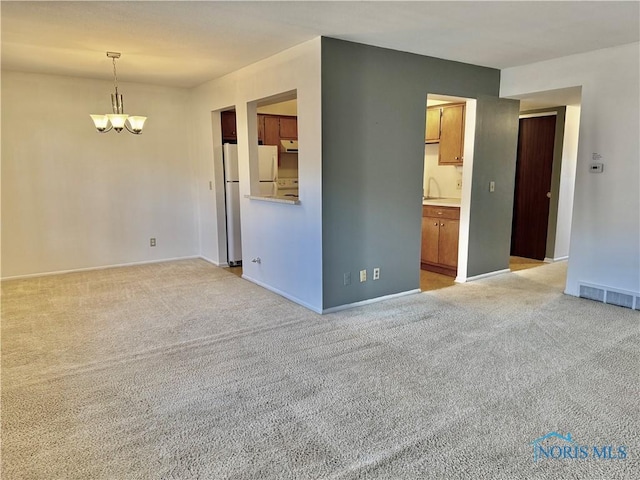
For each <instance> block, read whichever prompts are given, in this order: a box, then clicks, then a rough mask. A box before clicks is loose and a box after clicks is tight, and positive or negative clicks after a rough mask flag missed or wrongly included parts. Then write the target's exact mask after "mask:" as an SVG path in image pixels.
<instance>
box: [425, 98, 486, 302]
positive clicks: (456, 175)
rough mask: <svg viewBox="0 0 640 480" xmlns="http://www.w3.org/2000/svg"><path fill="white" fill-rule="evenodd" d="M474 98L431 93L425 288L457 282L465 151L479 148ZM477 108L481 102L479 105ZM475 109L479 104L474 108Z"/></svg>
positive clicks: (428, 123) (426, 199)
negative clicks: (471, 103) (470, 112)
mask: <svg viewBox="0 0 640 480" xmlns="http://www.w3.org/2000/svg"><path fill="white" fill-rule="evenodd" d="M469 101H470V99H467V98H461V97H452V96H446V95H433V94H429V95H428V96H427V103H426V129H425V151H424V173H423V197H422V243H421V252H420V289H421V290H422V291H425V290H435V289H438V288H444V287H448V286H451V285H453V284H454V283H455V278H456V276H457V272H458V256H459V247H460V241H459V236H460V219H461V216H460V210H461V206H462V197H463V166H464V161H465V153H467V152H472V150H473V148H472V147H473V136H472V135H467V134H468V133H472V132H473V131H474V127H475V114H474V115H472V116H471V120H473V125H467V120H468V119H469V117H468V116H467V110H468V107H467V102H469ZM473 108H475V107H473ZM474 112H475V110H474Z"/></svg>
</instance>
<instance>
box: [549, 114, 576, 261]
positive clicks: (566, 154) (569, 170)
mask: <svg viewBox="0 0 640 480" xmlns="http://www.w3.org/2000/svg"><path fill="white" fill-rule="evenodd" d="M579 127H580V106H579V105H567V109H566V113H565V120H564V139H563V141H562V162H561V166H560V189H559V192H558V217H557V220H556V240H555V248H554V251H553V259H554V260H563V259H566V258H567V257H568V256H569V241H570V239H571V217H572V215H573V196H574V190H575V181H576V166H577V163H578V133H579V131H578V130H579Z"/></svg>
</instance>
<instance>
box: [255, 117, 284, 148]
mask: <svg viewBox="0 0 640 480" xmlns="http://www.w3.org/2000/svg"><path fill="white" fill-rule="evenodd" d="M258 117H263V120H264V138H263V139H262V144H263V145H278V146H280V117H276V116H274V115H258Z"/></svg>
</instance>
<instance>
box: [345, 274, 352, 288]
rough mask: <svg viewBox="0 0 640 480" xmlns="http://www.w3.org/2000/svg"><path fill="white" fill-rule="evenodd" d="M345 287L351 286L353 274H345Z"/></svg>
mask: <svg viewBox="0 0 640 480" xmlns="http://www.w3.org/2000/svg"><path fill="white" fill-rule="evenodd" d="M344 285H345V286H347V285H351V272H347V273H345V274H344Z"/></svg>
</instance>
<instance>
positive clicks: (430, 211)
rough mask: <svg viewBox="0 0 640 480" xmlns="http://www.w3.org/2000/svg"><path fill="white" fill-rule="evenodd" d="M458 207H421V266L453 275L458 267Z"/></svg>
mask: <svg viewBox="0 0 640 480" xmlns="http://www.w3.org/2000/svg"><path fill="white" fill-rule="evenodd" d="M459 231H460V209H459V208H456V207H434V206H431V205H423V207H422V250H421V252H422V253H421V261H420V264H421V267H422V268H423V269H424V270H429V271H432V272H436V273H442V274H444V275H449V276H453V277H455V276H456V275H457V269H458V235H459Z"/></svg>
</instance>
